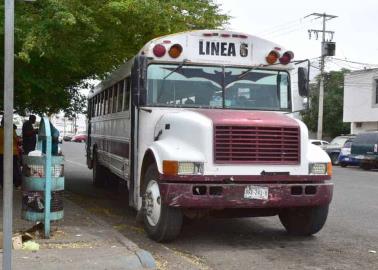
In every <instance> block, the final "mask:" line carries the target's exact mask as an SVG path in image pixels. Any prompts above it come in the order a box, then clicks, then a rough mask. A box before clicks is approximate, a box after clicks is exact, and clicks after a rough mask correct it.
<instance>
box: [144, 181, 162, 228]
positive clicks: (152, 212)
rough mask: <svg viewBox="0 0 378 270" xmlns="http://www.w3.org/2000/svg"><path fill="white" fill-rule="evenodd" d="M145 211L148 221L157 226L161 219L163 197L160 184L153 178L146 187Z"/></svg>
mask: <svg viewBox="0 0 378 270" xmlns="http://www.w3.org/2000/svg"><path fill="white" fill-rule="evenodd" d="M145 211H146V217H147V221H148V223H149V224H150V225H151V226H156V225H157V224H158V222H159V219H160V212H161V198H160V191H159V185H158V183H157V182H156V181H155V180H151V181H150V182H149V183H148V186H147V189H146V194H145Z"/></svg>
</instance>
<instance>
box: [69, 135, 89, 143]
mask: <svg viewBox="0 0 378 270" xmlns="http://www.w3.org/2000/svg"><path fill="white" fill-rule="evenodd" d="M71 141H72V142H86V141H87V133H78V134H76V135H74V136H73V137H72V139H71Z"/></svg>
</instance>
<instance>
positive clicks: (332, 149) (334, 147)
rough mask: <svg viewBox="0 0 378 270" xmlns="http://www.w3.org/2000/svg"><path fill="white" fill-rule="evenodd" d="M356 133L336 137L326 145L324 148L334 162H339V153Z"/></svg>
mask: <svg viewBox="0 0 378 270" xmlns="http://www.w3.org/2000/svg"><path fill="white" fill-rule="evenodd" d="M354 137H355V135H341V136H337V137H335V138H334V139H333V140H332V141H331V142H330V143H329V144H328V145H325V146H324V147H323V149H324V150H325V151H326V152H327V154H328V155H329V157H330V158H331V161H332V164H334V165H338V164H339V155H340V152H341V148H342V147H343V146H344V144H345V142H346V141H347V140H348V139H351V138H354Z"/></svg>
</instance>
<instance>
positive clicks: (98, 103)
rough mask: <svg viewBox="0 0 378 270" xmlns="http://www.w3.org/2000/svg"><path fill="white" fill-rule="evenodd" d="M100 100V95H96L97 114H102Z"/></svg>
mask: <svg viewBox="0 0 378 270" xmlns="http://www.w3.org/2000/svg"><path fill="white" fill-rule="evenodd" d="M100 101H101V98H100V95H99V94H97V96H96V116H99V115H100Z"/></svg>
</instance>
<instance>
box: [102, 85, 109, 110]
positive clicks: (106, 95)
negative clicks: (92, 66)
mask: <svg viewBox="0 0 378 270" xmlns="http://www.w3.org/2000/svg"><path fill="white" fill-rule="evenodd" d="M108 95H109V89H106V90H105V92H104V111H103V114H104V115H105V114H106V113H107V112H108Z"/></svg>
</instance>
